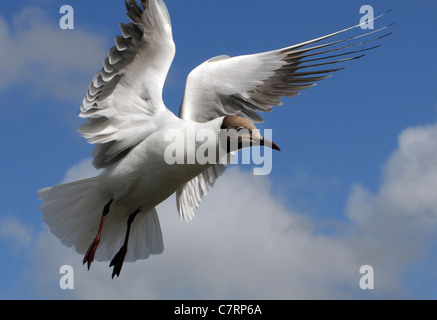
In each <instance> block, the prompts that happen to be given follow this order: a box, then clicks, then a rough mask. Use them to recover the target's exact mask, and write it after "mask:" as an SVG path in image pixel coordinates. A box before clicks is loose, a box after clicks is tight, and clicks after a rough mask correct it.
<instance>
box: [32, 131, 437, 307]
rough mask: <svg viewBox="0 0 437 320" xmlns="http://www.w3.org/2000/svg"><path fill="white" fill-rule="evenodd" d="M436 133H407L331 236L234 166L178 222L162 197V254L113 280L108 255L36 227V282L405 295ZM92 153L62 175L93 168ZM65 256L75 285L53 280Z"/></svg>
mask: <svg viewBox="0 0 437 320" xmlns="http://www.w3.org/2000/svg"><path fill="white" fill-rule="evenodd" d="M436 137H437V125H435V126H429V127H419V128H412V129H407V130H405V131H404V132H403V133H402V134H401V135H400V139H399V146H398V149H397V150H396V151H395V152H394V153H393V154H392V156H391V157H390V159H389V160H388V162H387V164H386V167H385V170H384V172H383V180H382V184H381V187H380V189H379V190H377V192H376V193H371V192H370V191H368V190H366V189H365V187H363V186H361V185H360V184H357V185H355V186H353V188H352V189H351V194H350V197H349V198H348V199H347V203H346V215H347V217H348V218H349V219H350V220H349V222H348V223H346V224H345V225H344V221H343V222H339V224H340V223H343V226H342V228H341V229H340V230H341V231H338V232H336V233H332V234H320V233H318V232H317V231H315V230H316V229H315V228H314V225H313V224H314V221H312V220H311V219H309V218H307V217H305V216H304V215H302V214H301V213H299V212H296V211H293V210H290V209H289V208H286V207H285V206H284V205H283V204H282V203H281V202H279V201H278V200H277V199H276V198H275V197H274V195H272V194H270V192H269V184H270V181H269V180H268V177H261V176H252V175H250V173H247V172H243V171H240V170H238V169H237V168H231V169H230V170H229V171H228V173H227V174H225V176H224V177H222V178H221V179H220V180H219V181H218V182H217V184H216V186H215V187H214V188H213V190H212V191H211V193H210V194H209V195H208V196H207V197H206V198H205V199H204V200H203V202H202V204H201V208H200V210H199V212H198V214H197V217H196V218H195V220H194V221H193V222H192V223H191V224H186V223H183V222H181V221H179V219H178V215H177V212H176V205H175V199H174V197H171V198H170V199H169V200H168V201H166V202H164V203H163V204H161V205H160V206H159V207H158V208H157V209H158V213H159V216H160V220H161V226H162V231H163V236H164V243H165V250H164V253H163V254H161V255H158V256H152V257H150V258H149V259H148V260H145V261H137V262H135V263H125V265H124V266H123V270H122V272H121V276H120V278H119V279H114V280H111V277H110V275H111V269H109V268H108V264H109V263H98V262H95V263H94V264H93V266H92V267H91V270H90V271H87V270H86V267H85V266H82V265H81V260H82V257H81V256H79V255H77V254H76V253H74V252H72V251H71V250H70V249H67V248H65V247H63V246H62V245H61V244H60V243H59V242H58V240H56V239H55V238H54V237H53V236H52V235H50V234H49V233H48V231H45V232H42V233H41V234H40V235H39V239H38V241H37V246H36V248H35V258H34V264H33V268H32V270H35V272H33V276H34V277H35V279H37V280H35V281H36V287H37V288H44V296H45V297H56V298H62V297H65V298H83V299H106V298H112V299H132V298H137V299H138V298H140V299H172V298H181V299H191V298H205V299H226V298H230V299H232V298H238V299H292V298H303V299H305V298H357V297H358V298H405V297H408V298H411V293H410V292H409V291H408V285H407V282H408V281H407V280H406V279H405V278H404V273H405V271H408V268H409V266H410V265H411V264H417V263H421V261H426V255H425V253H426V251H425V247H426V246H427V245H430V244H431V243H433V242H434V243H435V241H436V239H435V236H433V234H434V233H435V232H434V231H435V226H436V217H437V203H436V201H435V199H437V193H436V192H437V191H436V189H437V188H435V186H436V185H437V174H436V172H437V151H436V150H437V148H436V147H437V145H436V143H437V142H436V141H437V139H436ZM89 161H90V160H88V164H86V162H84V163H81V164H79V165H78V166H77V167H75V168H74V169H72V170H70V171H69V172H70V173H69V179H71V178H73V177H74V175H75V174H77V175H78V176H81V177H82V176H83V173H84V172H86V173H87V174H86V176H88V175H89V174H91V173H92V172H93V171H92V170H90V169H89V168H90V166H89ZM434 256H435V255H434ZM424 259H425V260H424ZM63 264H70V265H72V266H73V267H74V270H75V289H74V290H72V291H68V292H64V291H62V290H61V289H59V287H58V286H57V285H56V284H57V282H58V281H59V278H60V275H59V268H60V266H61V265H63ZM365 264H370V265H372V266H373V267H374V270H375V290H373V291H362V290H361V289H360V288H359V279H360V277H361V275H360V274H359V268H360V266H362V265H365ZM426 270H427V269H426ZM420 276H421V277H425V278H426V276H427V275H426V274H421V275H420ZM49 283H50V284H51V285H50V286H49V285H48V284H49ZM50 288H51V289H50Z"/></svg>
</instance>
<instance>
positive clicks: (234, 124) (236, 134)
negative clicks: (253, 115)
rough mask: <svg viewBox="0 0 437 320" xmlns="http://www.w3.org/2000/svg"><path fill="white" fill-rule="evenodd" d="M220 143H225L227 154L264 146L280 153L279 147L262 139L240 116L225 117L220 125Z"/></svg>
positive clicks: (249, 122)
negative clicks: (246, 148)
mask: <svg viewBox="0 0 437 320" xmlns="http://www.w3.org/2000/svg"><path fill="white" fill-rule="evenodd" d="M220 132H221V139H223V140H221V141H223V142H224V141H226V146H227V147H226V149H227V152H231V151H235V150H239V149H242V148H245V147H251V146H266V147H269V148H272V149H274V150H278V151H280V150H281V149H280V148H279V146H278V145H277V144H276V143H274V142H273V141H270V140H268V139H266V138H264V137H263V136H262V135H261V133H260V132H259V130H258V129H257V128H256V127H255V125H254V124H253V123H252V122H251V121H250V120H248V119H246V118H243V117H240V116H225V117H224V118H223V122H222V125H221V130H220Z"/></svg>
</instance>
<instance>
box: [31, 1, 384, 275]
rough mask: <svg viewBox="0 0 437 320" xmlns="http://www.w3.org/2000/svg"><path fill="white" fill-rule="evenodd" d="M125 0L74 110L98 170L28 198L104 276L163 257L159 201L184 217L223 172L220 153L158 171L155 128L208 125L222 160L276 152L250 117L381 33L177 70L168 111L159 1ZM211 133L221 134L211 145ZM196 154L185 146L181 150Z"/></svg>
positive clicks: (166, 30)
mask: <svg viewBox="0 0 437 320" xmlns="http://www.w3.org/2000/svg"><path fill="white" fill-rule="evenodd" d="M125 4H126V9H127V16H128V17H129V18H130V22H129V23H127V24H124V23H121V24H120V28H121V32H122V35H119V36H117V37H115V46H113V47H112V48H111V49H110V50H109V54H108V56H107V58H106V59H105V60H104V63H103V68H102V69H101V70H100V71H98V72H97V73H96V74H95V76H94V78H93V79H92V82H91V84H90V86H89V88H88V91H87V93H86V96H85V97H84V99H83V102H82V105H81V107H80V114H79V116H80V117H81V118H85V119H86V120H85V122H84V123H83V125H81V127H80V128H79V132H80V133H81V134H82V135H83V137H84V138H85V139H86V140H87V141H88V142H89V143H91V144H95V148H94V150H93V152H92V156H93V165H94V166H95V167H96V168H98V169H103V171H102V173H101V174H100V175H98V176H97V177H93V178H89V179H84V180H80V181H75V182H71V183H66V184H61V185H57V186H52V187H48V188H44V189H41V190H39V191H38V197H39V199H40V200H42V203H41V205H40V210H41V212H42V214H43V220H44V222H45V223H46V224H47V225H48V226H49V228H50V231H51V232H52V233H53V234H54V235H55V236H56V237H58V238H59V239H60V241H61V242H62V243H63V244H64V245H66V246H67V247H73V248H74V249H75V250H76V252H78V253H79V254H82V255H84V258H83V264H87V267H88V270H89V269H90V266H91V263H92V262H93V261H94V259H95V260H97V261H110V267H113V268H114V269H113V272H112V278H114V276H117V277H119V275H120V271H121V269H122V266H123V262H124V261H136V260H138V259H146V258H148V257H149V256H150V255H151V254H160V253H162V252H163V249H164V245H163V238H162V233H161V227H160V224H159V219H158V215H157V212H156V209H155V207H156V206H157V205H158V204H160V203H161V202H162V201H164V200H166V199H167V198H168V197H169V196H171V195H172V194H174V193H176V201H177V209H178V212H179V215H180V218H181V219H182V220H186V221H191V220H192V219H193V218H194V216H195V211H196V209H197V208H198V207H199V203H200V201H201V199H202V197H203V196H205V195H206V194H207V193H208V192H209V191H210V189H211V188H212V186H213V185H214V183H215V181H216V180H217V178H218V177H219V176H220V175H221V174H222V173H223V172H224V171H225V169H226V168H227V163H226V162H220V161H218V160H219V159H218V157H219V153H218V154H217V155H216V156H215V158H214V159H215V160H216V161H208V162H206V163H205V162H201V161H198V160H196V159H195V160H194V162H192V163H182V164H181V163H176V164H172V165H170V164H168V163H167V162H166V161H165V157H164V154H165V152H166V150H167V148H168V147H169V145H170V144H171V143H172V141H169V139H166V133H168V132H169V131H170V130H179V131H180V132H181V134H182V136H183V138H186V139H188V138H189V137H188V133H187V132H188V131H189V130H188V128H194V129H193V130H194V132H195V133H199V132H200V131H201V130H207V131H208V132H212V133H213V134H212V135H213V137H215V138H216V139H211V141H212V142H211V144H212V148H213V149H214V148H215V147H217V149H219V148H221V149H220V150H221V151H223V150H225V151H224V153H225V154H227V155H230V154H234V153H235V152H237V151H238V150H239V149H242V148H244V147H251V146H265V147H269V148H271V149H274V150H280V148H279V147H278V145H276V144H275V143H274V142H272V141H270V140H267V139H265V138H264V137H263V136H262V135H261V133H260V131H259V130H257V128H256V127H255V125H254V123H260V122H262V121H263V119H262V117H261V116H260V115H259V113H258V112H269V111H272V110H273V108H274V107H275V106H278V105H281V104H282V103H281V99H282V98H283V97H293V96H296V95H298V94H299V93H300V92H301V91H302V90H304V89H307V88H310V87H312V86H314V85H315V84H316V82H318V81H320V80H323V79H326V78H328V77H330V76H331V75H332V73H334V72H337V71H339V70H341V69H344V67H343V66H338V64H342V63H344V62H346V61H349V60H355V59H358V58H361V57H362V56H364V51H367V50H371V49H374V48H376V47H378V46H379V45H372V46H370V47H369V43H371V42H373V41H375V40H379V39H381V38H383V37H385V36H387V35H389V34H390V33H387V34H383V35H381V36H379V34H378V36H377V37H376V38H373V37H370V39H369V38H368V36H369V35H372V34H374V33H377V32H380V31H382V30H384V29H386V28H387V27H389V26H390V25H388V26H385V27H383V28H380V29H378V30H370V31H369V30H366V31H364V32H362V33H361V34H359V35H355V36H349V37H345V38H342V39H340V40H335V41H332V40H330V41H331V42H325V41H323V40H327V39H330V38H332V37H335V36H337V35H340V34H344V33H346V32H349V31H351V30H353V29H357V28H359V27H361V26H362V25H363V23H361V24H358V25H355V26H352V27H349V28H346V29H344V30H341V31H338V32H335V33H331V34H329V35H325V36H323V37H319V38H316V39H313V40H310V41H306V42H303V43H299V44H296V45H292V46H289V47H286V48H282V49H278V50H273V51H268V52H263V53H258V54H249V55H242V56H235V57H229V56H225V55H221V56H217V57H214V58H212V59H209V60H207V61H206V62H204V63H202V64H201V65H199V66H198V67H196V68H195V69H194V70H193V71H191V72H190V74H189V75H188V77H187V81H186V85H185V92H184V95H183V100H182V103H181V106H180V111H179V116H176V115H175V114H173V113H172V112H171V111H170V110H169V109H167V107H166V106H165V105H164V102H163V99H162V90H163V87H164V82H165V79H166V76H167V73H168V71H169V68H170V65H171V63H172V61H173V58H174V55H175V44H174V41H173V36H172V27H171V22H170V16H169V13H168V10H167V7H166V5H165V3H164V1H159V0H140V3H138V2H137V0H129V1H125ZM383 15H384V14H382V15H380V16H378V17H376V18H375V19H377V18H379V17H381V16H383ZM334 65H336V66H334ZM240 131H241V132H242V133H241V134H240ZM222 132H225V133H228V134H229V135H228V137H227V140H226V141H225V145H224V146H223V145H221V146H220V147H219V145H220V143H219V141H220V138H219V135H220V134H221V133H222ZM231 132H232V133H231ZM235 133H237V141H238V143H237V144H236V145H234V146H232V147H231V146H230V142H229V137H233V136H235ZM243 142H245V143H243ZM199 148H200V145H199V142H197V141H194V149H193V150H192V151H191V153H192V152H194V151H197V150H198V149H199ZM187 150H188V149H187ZM187 152H188V153H189V151H187ZM188 156H190V155H189V154H188V155H185V158H187V157H188Z"/></svg>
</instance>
